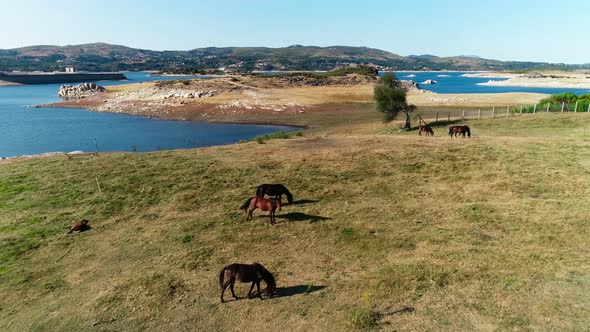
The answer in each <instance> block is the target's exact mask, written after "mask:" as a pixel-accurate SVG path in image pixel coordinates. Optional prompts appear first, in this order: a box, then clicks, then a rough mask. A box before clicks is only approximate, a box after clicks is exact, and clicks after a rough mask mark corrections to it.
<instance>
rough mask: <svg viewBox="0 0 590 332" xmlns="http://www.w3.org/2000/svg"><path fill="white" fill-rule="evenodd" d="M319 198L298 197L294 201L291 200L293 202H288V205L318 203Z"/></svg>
mask: <svg viewBox="0 0 590 332" xmlns="http://www.w3.org/2000/svg"><path fill="white" fill-rule="evenodd" d="M318 202H319V200H317V199H298V200H296V201H293V203H291V204H289V205H304V204H311V203H318Z"/></svg>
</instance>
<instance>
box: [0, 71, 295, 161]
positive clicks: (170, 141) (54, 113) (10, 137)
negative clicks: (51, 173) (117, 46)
mask: <svg viewBox="0 0 590 332" xmlns="http://www.w3.org/2000/svg"><path fill="white" fill-rule="evenodd" d="M125 75H126V76H127V77H128V78H129V82H100V83H99V84H100V85H104V86H107V85H116V84H123V83H133V82H146V81H154V80H162V79H178V78H189V77H187V76H175V77H170V76H169V77H151V76H148V74H147V73H126V74H125ZM190 78H192V77H190ZM60 85H61V84H47V85H27V86H9V87H0V157H13V156H20V155H32V154H41V153H46V152H54V151H62V152H69V151H76V150H81V151H95V149H96V147H98V151H103V152H104V151H139V152H146V151H155V150H167V149H179V148H194V147H202V146H210V145H220V144H228V143H233V142H235V141H238V140H240V139H251V138H252V137H254V136H257V135H262V134H268V133H273V132H277V131H279V130H291V129H293V128H292V127H285V126H258V125H234V124H209V123H198V122H187V121H168V120H156V119H148V118H145V117H139V116H132V115H126V114H111V113H97V112H90V111H85V110H80V109H69V108H31V107H29V106H31V105H36V104H47V103H52V102H56V101H59V98H58V97H57V91H58V90H59V87H60Z"/></svg>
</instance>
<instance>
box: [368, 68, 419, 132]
mask: <svg viewBox="0 0 590 332" xmlns="http://www.w3.org/2000/svg"><path fill="white" fill-rule="evenodd" d="M407 92H408V90H407V89H406V88H404V87H403V85H402V82H401V81H400V80H398V79H397V77H395V75H394V74H393V73H386V74H385V75H383V76H382V77H380V78H379V80H378V81H377V84H376V85H375V89H374V90H373V98H374V99H375V102H376V103H377V110H378V111H380V112H383V114H384V115H385V116H384V118H383V120H384V121H385V122H391V121H393V120H394V119H395V118H396V117H397V116H398V115H399V114H400V113H402V114H404V115H405V116H406V124H405V126H404V129H406V130H409V129H411V128H412V127H411V125H410V124H411V122H410V121H411V120H410V113H412V112H413V111H415V110H416V106H414V105H408V102H407V100H406V94H407Z"/></svg>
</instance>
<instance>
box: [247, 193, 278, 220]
mask: <svg viewBox="0 0 590 332" xmlns="http://www.w3.org/2000/svg"><path fill="white" fill-rule="evenodd" d="M257 208H258V209H260V210H262V211H269V212H270V214H269V217H270V224H271V225H274V224H275V210H276V209H277V208H278V209H279V211H281V200H280V199H276V198H271V199H268V198H264V197H260V196H252V197H250V198H248V199H247V200H246V203H244V205H242V207H241V209H242V210H247V211H248V217H247V218H246V221H248V220H252V212H254V210H256V209H257Z"/></svg>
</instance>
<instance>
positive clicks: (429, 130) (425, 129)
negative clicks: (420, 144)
mask: <svg viewBox="0 0 590 332" xmlns="http://www.w3.org/2000/svg"><path fill="white" fill-rule="evenodd" d="M422 132H425V133H426V136H430V135H432V136H434V131H433V130H432V128H430V126H420V130H419V131H418V135H420V136H422Z"/></svg>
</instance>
